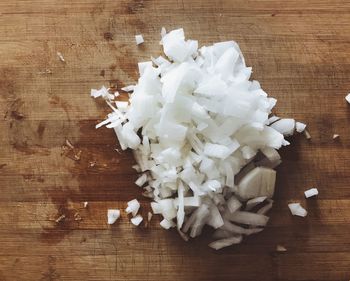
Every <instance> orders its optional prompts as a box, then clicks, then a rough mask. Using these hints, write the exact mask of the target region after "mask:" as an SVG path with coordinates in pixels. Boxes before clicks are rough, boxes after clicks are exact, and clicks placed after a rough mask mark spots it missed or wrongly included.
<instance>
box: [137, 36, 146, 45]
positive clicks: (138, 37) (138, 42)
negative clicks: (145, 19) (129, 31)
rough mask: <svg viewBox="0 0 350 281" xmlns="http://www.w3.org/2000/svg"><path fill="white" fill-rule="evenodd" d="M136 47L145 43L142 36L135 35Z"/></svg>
mask: <svg viewBox="0 0 350 281" xmlns="http://www.w3.org/2000/svg"><path fill="white" fill-rule="evenodd" d="M135 41H136V45H140V44H142V43H143V42H145V41H144V39H143V36H142V34H138V35H135Z"/></svg>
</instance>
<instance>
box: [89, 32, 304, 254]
mask: <svg viewBox="0 0 350 281" xmlns="http://www.w3.org/2000/svg"><path fill="white" fill-rule="evenodd" d="M161 34H162V39H161V42H160V43H161V44H162V45H163V50H164V54H165V56H159V57H157V58H152V61H147V62H141V63H139V65H138V66H139V72H140V78H139V80H138V83H137V84H136V85H130V86H127V87H124V88H122V90H123V91H127V92H130V100H129V103H125V102H120V101H114V97H115V96H114V95H112V94H111V93H110V92H109V90H108V89H106V88H105V87H102V88H101V89H100V90H92V91H91V95H92V96H93V97H103V98H104V99H105V100H106V101H107V103H108V105H109V106H110V107H111V108H112V110H113V112H112V113H110V114H109V115H108V118H107V119H106V120H105V121H103V122H101V123H100V124H98V125H97V126H96V127H97V128H98V127H100V126H103V125H106V126H107V127H108V128H112V129H113V130H114V131H115V133H116V136H117V138H118V140H119V143H120V146H121V148H122V149H124V150H125V149H128V148H131V149H132V150H133V151H134V156H135V159H136V162H137V165H136V166H134V168H135V169H136V170H137V171H138V172H139V173H141V174H140V177H139V178H138V179H137V180H136V184H137V185H138V186H140V187H141V188H142V189H143V195H144V196H146V197H148V198H152V200H153V202H152V203H151V207H152V210H153V213H154V214H160V215H162V217H163V220H162V221H161V223H160V225H161V226H162V227H163V228H165V229H170V228H174V227H176V228H177V230H178V232H179V234H180V235H181V237H183V238H184V239H185V240H187V239H188V235H189V236H190V237H192V238H194V237H196V236H198V235H200V234H201V233H202V231H203V228H204V226H206V225H208V226H210V227H212V228H214V229H215V232H214V238H216V239H218V240H217V241H214V242H213V243H211V244H210V245H209V246H210V247H212V248H214V249H220V248H223V247H226V246H229V245H233V244H237V243H240V242H241V241H242V238H243V236H245V235H251V234H254V233H258V232H260V231H261V230H262V229H263V227H265V226H266V224H267V222H268V220H269V218H268V217H267V216H266V213H267V212H268V210H270V209H271V207H272V204H273V201H272V199H271V198H272V196H273V194H274V189H275V180H276V172H275V170H274V168H275V167H276V166H277V165H279V164H280V163H281V158H280V156H279V153H278V152H277V150H278V149H279V148H280V147H281V146H285V145H288V144H289V142H288V141H286V140H285V139H284V136H289V135H292V134H293V133H294V131H295V130H297V131H298V132H302V131H304V130H305V126H306V125H305V124H303V123H299V122H295V120H293V119H280V118H278V117H276V116H271V110H272V108H273V107H274V106H275V104H276V99H274V98H271V97H268V95H267V94H266V92H265V91H264V90H263V89H262V88H261V87H260V84H259V82H258V81H250V80H249V78H250V75H251V73H252V68H251V67H247V66H246V64H245V60H244V57H243V55H242V53H241V51H240V49H239V47H238V45H237V43H235V42H234V41H227V42H220V43H215V44H213V45H211V46H203V47H201V48H200V49H198V41H195V40H186V39H185V35H184V31H183V29H181V28H180V29H177V30H173V31H171V32H169V33H166V32H165V29H164V28H163V29H162V33H161ZM293 207H294V206H293ZM138 208H139V204H137V203H136V202H135V201H130V202H129V203H128V209H127V212H130V213H133V215H134V216H135V215H136V213H137V211H138ZM297 213H298V214H300V208H299V209H298V210H297ZM141 220H142V217H139V216H135V217H134V218H133V219H132V223H133V224H135V225H138V224H139V223H141Z"/></svg>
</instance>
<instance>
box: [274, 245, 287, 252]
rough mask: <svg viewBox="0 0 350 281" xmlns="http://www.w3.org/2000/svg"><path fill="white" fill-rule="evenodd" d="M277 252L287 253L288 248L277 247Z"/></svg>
mask: <svg viewBox="0 0 350 281" xmlns="http://www.w3.org/2000/svg"><path fill="white" fill-rule="evenodd" d="M276 251H277V252H287V249H286V247H284V246H282V245H277V246H276Z"/></svg>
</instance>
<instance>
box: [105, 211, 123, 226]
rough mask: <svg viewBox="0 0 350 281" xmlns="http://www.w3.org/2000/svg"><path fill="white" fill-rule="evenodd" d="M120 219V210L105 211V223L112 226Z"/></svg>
mask: <svg viewBox="0 0 350 281" xmlns="http://www.w3.org/2000/svg"><path fill="white" fill-rule="evenodd" d="M119 217H120V210H118V209H108V210H107V223H108V224H114V223H115V222H116V221H117V219H119Z"/></svg>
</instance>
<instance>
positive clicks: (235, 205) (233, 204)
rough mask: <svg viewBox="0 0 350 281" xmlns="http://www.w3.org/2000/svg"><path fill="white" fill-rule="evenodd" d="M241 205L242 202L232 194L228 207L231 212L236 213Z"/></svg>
mask: <svg viewBox="0 0 350 281" xmlns="http://www.w3.org/2000/svg"><path fill="white" fill-rule="evenodd" d="M241 206H242V203H241V202H240V201H239V200H238V199H237V198H236V197H235V196H232V197H231V198H230V199H228V200H227V208H228V210H229V211H230V212H231V213H234V212H236V211H237V210H239V209H240V208H241Z"/></svg>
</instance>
